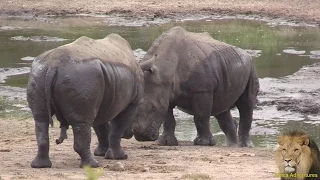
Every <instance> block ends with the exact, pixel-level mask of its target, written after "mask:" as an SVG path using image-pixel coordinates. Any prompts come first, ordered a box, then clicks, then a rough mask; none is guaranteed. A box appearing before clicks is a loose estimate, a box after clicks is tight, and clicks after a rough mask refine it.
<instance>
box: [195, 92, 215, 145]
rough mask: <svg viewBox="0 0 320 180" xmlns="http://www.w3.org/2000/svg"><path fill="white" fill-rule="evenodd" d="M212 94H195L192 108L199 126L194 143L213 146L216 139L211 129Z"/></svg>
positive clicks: (196, 123) (197, 126)
mask: <svg viewBox="0 0 320 180" xmlns="http://www.w3.org/2000/svg"><path fill="white" fill-rule="evenodd" d="M208 99H212V95H208V94H202V93H200V94H194V97H193V99H192V100H193V101H192V102H193V104H192V107H193V108H192V110H193V113H194V123H195V125H196V128H197V137H196V138H195V139H194V141H193V144H194V145H202V146H213V145H216V141H215V139H214V137H213V136H212V133H211V131H210V116H211V110H212V101H208Z"/></svg>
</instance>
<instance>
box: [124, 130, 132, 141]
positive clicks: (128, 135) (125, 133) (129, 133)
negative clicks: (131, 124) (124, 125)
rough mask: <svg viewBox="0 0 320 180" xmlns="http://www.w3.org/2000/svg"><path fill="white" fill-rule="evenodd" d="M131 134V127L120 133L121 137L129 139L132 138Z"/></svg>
mask: <svg viewBox="0 0 320 180" xmlns="http://www.w3.org/2000/svg"><path fill="white" fill-rule="evenodd" d="M132 136H133V131H132V130H131V129H127V130H126V131H125V132H124V133H123V135H122V138H125V139H130V138H132Z"/></svg>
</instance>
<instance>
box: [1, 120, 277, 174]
mask: <svg viewBox="0 0 320 180" xmlns="http://www.w3.org/2000/svg"><path fill="white" fill-rule="evenodd" d="M56 124H57V123H56ZM0 132H1V133H0V162H1V163H0V179H41V180H46V179H47V180H52V179H85V175H86V173H85V171H84V170H83V169H80V168H79V163H80V161H79V156H78V155H77V154H76V153H75V152H74V151H73V147H72V146H73V145H72V142H73V136H72V131H69V132H68V133H69V139H67V140H65V141H64V142H63V144H60V145H56V144H55V139H56V138H57V137H58V134H59V128H58V127H55V128H50V148H51V149H50V156H51V161H52V164H53V165H52V168H50V169H32V168H30V163H31V161H32V159H33V158H34V156H35V155H36V146H37V145H36V140H35V133H34V124H33V120H31V119H28V120H21V121H17V120H3V119H2V120H0ZM93 135H94V134H93ZM96 142H97V140H96V137H94V136H93V142H92V144H93V147H92V151H93V149H94V147H95V146H96ZM180 143H181V144H182V145H181V146H175V147H161V146H157V145H154V144H153V143H151V142H137V141H135V140H134V139H130V140H125V139H124V140H122V146H123V148H124V149H125V150H126V151H127V153H128V155H129V158H128V159H127V160H123V161H116V160H106V159H104V158H103V157H97V160H99V161H100V163H101V164H102V167H104V169H103V175H102V177H101V178H100V179H128V180H136V179H159V180H162V179H194V180H196V179H198V180H200V179H217V180H222V179H242V180H256V179H263V180H267V179H277V178H275V173H276V168H275V163H274V160H273V152H272V151H271V150H263V149H259V148H251V149H249V148H229V147H200V146H192V145H191V144H192V143H191V142H180ZM117 162H120V163H121V164H122V165H123V166H124V169H121V168H119V167H118V166H116V165H117Z"/></svg>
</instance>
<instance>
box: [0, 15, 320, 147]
mask: <svg viewBox="0 0 320 180" xmlns="http://www.w3.org/2000/svg"><path fill="white" fill-rule="evenodd" d="M0 22H1V24H0V26H1V25H2V26H4V25H11V26H13V27H18V28H17V29H16V30H1V28H0V67H2V68H17V67H28V66H30V63H31V61H23V60H21V58H24V57H28V56H30V57H36V56H38V55H39V54H41V53H42V52H44V51H46V50H49V49H52V48H55V47H57V46H61V45H63V44H66V43H70V42H72V41H74V40H75V39H77V38H78V37H80V36H88V37H91V38H94V39H98V38H103V37H105V36H106V35H108V34H110V33H117V34H120V35H121V36H122V37H124V38H125V39H127V40H128V41H129V43H130V45H131V46H132V48H133V49H137V48H141V49H143V50H145V51H146V50H148V48H149V46H150V45H151V43H152V42H153V40H154V39H155V38H156V37H158V36H159V35H160V34H161V33H162V32H164V31H165V30H168V29H169V28H171V27H173V26H177V25H179V26H182V27H184V28H186V29H187V30H188V31H193V32H209V33H210V34H211V35H212V36H213V38H215V39H217V40H220V41H223V42H226V43H229V44H232V45H235V46H239V47H241V48H243V49H248V50H259V51H260V53H258V57H255V58H254V61H255V65H256V69H257V72H258V75H259V77H281V76H286V75H290V74H293V73H294V72H296V71H297V70H298V69H300V68H301V67H302V66H304V65H308V64H313V63H315V62H319V61H320V59H316V58H310V55H311V54H310V52H311V51H315V50H320V29H319V28H314V27H291V26H276V27H270V26H268V25H267V24H266V23H264V22H260V21H253V20H231V19H228V20H210V21H206V20H204V21H186V22H179V23H167V24H163V25H161V26H149V27H148V26H142V27H125V26H118V27H117V26H107V25H106V23H104V20H103V18H100V19H99V18H93V19H90V18H81V19H79V18H78V19H74V20H72V19H68V18H66V19H65V18H56V19H50V20H46V19H42V20H40V21H39V20H37V21H35V20H32V19H31V20H23V21H21V20H19V19H14V20H10V21H3V20H2V21H0ZM17 36H23V37H27V38H28V37H33V36H46V37H58V38H63V39H67V40H65V41H57V42H55V41H53V42H49V41H41V42H36V41H30V40H28V41H19V40H11V38H12V37H17ZM259 51H258V52H259ZM27 59H28V58H27ZM27 79H28V75H27V74H22V75H16V76H10V77H8V79H7V80H6V82H5V85H8V86H17V87H25V86H26V84H27ZM177 119H178V121H177V130H176V135H177V137H178V139H179V140H192V139H193V138H195V136H196V130H195V126H194V124H193V120H192V117H191V116H187V115H181V113H178V115H177ZM211 122H212V123H211V129H212V132H213V133H214V134H216V137H217V140H218V144H223V143H224V141H225V139H224V136H223V135H222V134H221V131H220V128H219V126H218V124H217V123H216V121H215V119H214V118H212V120H211ZM317 126H318V125H314V124H312V123H305V122H303V121H288V120H286V121H279V120H278V119H276V118H270V119H263V118H261V119H256V120H255V121H254V123H253V128H252V135H253V136H252V138H253V142H254V144H255V145H256V146H262V147H272V146H273V145H274V144H275V143H276V138H275V137H276V134H277V133H278V132H279V131H282V130H285V129H286V128H287V129H288V128H291V127H300V128H302V129H305V130H307V131H308V132H309V133H310V134H311V135H312V136H313V137H315V139H316V140H317V142H319V144H320V139H319V132H318V129H319V128H318V127H317Z"/></svg>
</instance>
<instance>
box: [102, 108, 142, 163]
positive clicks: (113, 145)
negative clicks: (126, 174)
mask: <svg viewBox="0 0 320 180" xmlns="http://www.w3.org/2000/svg"><path fill="white" fill-rule="evenodd" d="M136 113H137V105H136V104H131V105H129V106H128V107H127V109H126V110H125V111H123V112H121V113H120V114H119V115H118V116H117V117H116V118H114V119H113V120H111V124H110V132H109V148H108V151H107V153H106V155H105V158H106V159H127V158H128V155H127V154H126V153H125V152H124V151H123V150H122V148H121V146H120V141H121V137H122V136H123V133H124V132H125V131H126V129H127V128H128V127H129V125H130V123H131V122H132V120H133V119H134V117H135V116H136Z"/></svg>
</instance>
